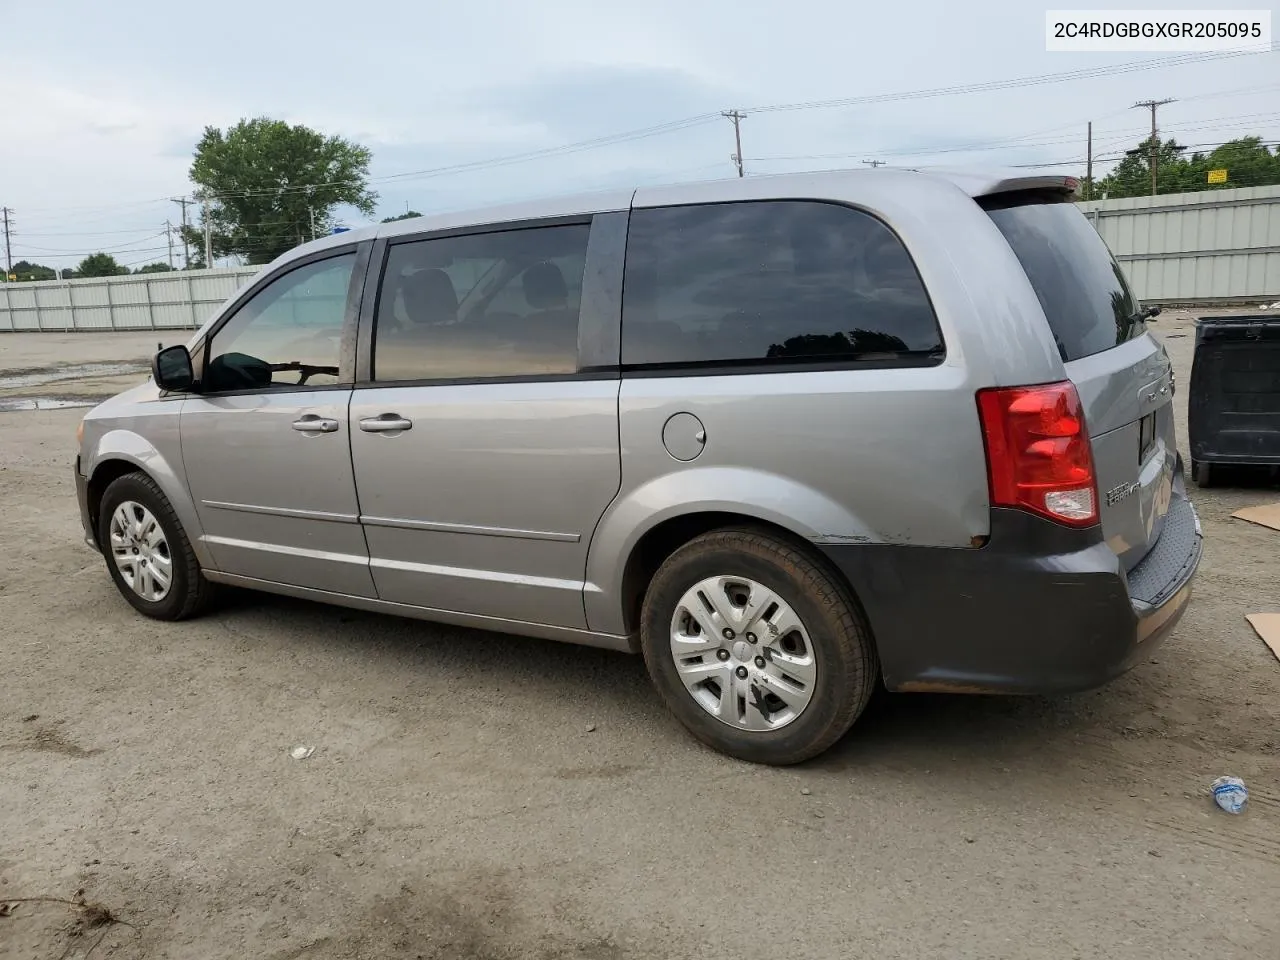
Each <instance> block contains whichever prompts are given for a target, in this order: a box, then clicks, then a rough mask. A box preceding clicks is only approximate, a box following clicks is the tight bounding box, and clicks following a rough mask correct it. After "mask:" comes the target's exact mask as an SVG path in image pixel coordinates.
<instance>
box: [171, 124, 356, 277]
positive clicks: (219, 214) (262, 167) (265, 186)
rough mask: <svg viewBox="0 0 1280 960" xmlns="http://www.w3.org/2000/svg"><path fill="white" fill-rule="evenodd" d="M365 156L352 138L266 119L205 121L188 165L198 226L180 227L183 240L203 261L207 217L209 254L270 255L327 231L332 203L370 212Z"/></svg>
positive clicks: (253, 259)
mask: <svg viewBox="0 0 1280 960" xmlns="http://www.w3.org/2000/svg"><path fill="white" fill-rule="evenodd" d="M370 159H372V154H371V153H370V152H369V150H368V149H366V148H365V147H362V146H360V145H359V144H357V143H352V142H351V141H349V140H344V139H343V138H342V137H337V136H331V137H326V136H324V135H323V134H321V133H318V132H316V131H315V130H311V129H309V128H308V127H304V126H290V125H289V124H287V123H284V122H283V121H280V120H271V119H269V118H267V117H258V118H256V119H253V120H241V121H240V122H239V123H238V124H236V125H235V126H234V127H230V128H229V129H227V130H226V131H225V132H224V131H222V130H219V129H218V128H217V127H205V130H204V136H203V137H201V139H200V142H199V143H198V144H197V145H196V151H195V161H194V162H193V163H192V164H191V180H192V182H193V183H195V184H196V186H197V187H199V190H198V192H197V197H199V198H201V199H203V200H204V207H203V212H202V214H201V222H200V225H198V226H194V227H187V228H186V229H185V234H186V240H187V242H188V243H189V244H191V245H192V246H193V247H194V248H195V249H196V250H197V251H199V252H200V254H199V259H201V260H203V251H204V228H203V224H204V217H206V216H207V217H208V221H209V225H210V228H211V233H212V247H213V255H214V256H215V257H220V256H226V255H228V254H235V255H237V256H242V257H244V258H245V259H246V260H247V261H248V262H249V263H267V262H269V261H271V260H274V259H275V258H276V257H278V256H279V255H280V254H282V253H284V252H285V251H286V250H288V249H290V248H291V247H294V246H296V245H297V244H299V243H301V242H303V241H304V240H309V239H311V237H312V235H313V234H314V235H315V236H320V235H321V234H325V233H328V232H329V230H330V229H331V227H332V225H333V211H334V208H335V207H338V206H340V205H342V204H350V205H351V206H353V207H355V208H356V209H357V210H359V211H361V212H362V213H364V214H366V215H370V216H371V215H372V214H373V210H374V204H375V202H376V201H377V199H378V195H377V194H376V193H373V192H372V191H370V190H369V189H368V177H369V161H370Z"/></svg>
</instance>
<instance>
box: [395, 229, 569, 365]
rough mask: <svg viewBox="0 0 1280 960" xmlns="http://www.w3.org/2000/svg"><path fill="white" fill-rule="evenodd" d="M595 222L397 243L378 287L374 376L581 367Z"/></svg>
mask: <svg viewBox="0 0 1280 960" xmlns="http://www.w3.org/2000/svg"><path fill="white" fill-rule="evenodd" d="M590 229H591V228H590V227H589V226H588V225H587V224H574V225H570V226H560V227H534V228H529V229H523V230H501V231H495V232H492V233H479V234H471V235H468V236H458V237H440V238H438V239H434V240H418V241H414V242H411V243H400V244H396V245H394V246H392V248H391V250H390V252H389V253H388V254H387V263H386V268H385V269H384V271H383V279H382V288H381V290H380V292H379V294H378V310H377V318H376V320H375V332H374V347H373V378H374V379H375V380H377V381H379V382H387V381H396V380H441V379H444V380H455V379H483V378H489V377H512V376H538V375H546V374H568V373H575V372H576V371H577V369H578V312H579V307H580V304H581V300H582V276H583V271H584V269H585V266H586V260H587V237H588V235H589V233H590Z"/></svg>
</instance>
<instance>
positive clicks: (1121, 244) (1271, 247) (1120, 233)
mask: <svg viewBox="0 0 1280 960" xmlns="http://www.w3.org/2000/svg"><path fill="white" fill-rule="evenodd" d="M1080 209H1081V210H1083V211H1084V212H1085V215H1086V216H1087V217H1089V219H1090V220H1091V221H1092V222H1093V225H1094V227H1095V228H1096V229H1097V231H1098V233H1100V234H1101V235H1102V238H1103V239H1104V240H1106V241H1107V245H1108V246H1109V247H1111V252H1112V253H1114V254H1115V256H1116V259H1117V260H1119V261H1120V265H1121V266H1122V267H1124V271H1125V274H1126V275H1127V276H1128V277H1129V281H1130V283H1132V284H1133V286H1134V292H1135V293H1137V295H1138V296H1139V297H1140V298H1141V299H1143V300H1146V301H1148V302H1152V303H1213V302H1223V303H1232V302H1235V303H1245V304H1247V303H1250V302H1253V303H1254V304H1255V305H1257V304H1259V303H1265V302H1268V301H1275V300H1280V186H1271V187H1241V188H1239V189H1236V190H1214V191H1205V192H1202V193H1174V194H1165V195H1157V196H1154V197H1126V198H1124V199H1122V200H1094V201H1092V202H1090V203H1082V204H1080Z"/></svg>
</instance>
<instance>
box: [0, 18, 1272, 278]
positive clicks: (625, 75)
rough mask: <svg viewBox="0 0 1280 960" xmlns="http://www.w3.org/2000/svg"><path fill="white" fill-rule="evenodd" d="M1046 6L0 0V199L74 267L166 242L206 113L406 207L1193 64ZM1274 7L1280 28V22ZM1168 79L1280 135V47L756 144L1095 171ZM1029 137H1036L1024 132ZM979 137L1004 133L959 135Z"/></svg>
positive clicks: (796, 162)
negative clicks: (1087, 35) (1066, 26)
mask: <svg viewBox="0 0 1280 960" xmlns="http://www.w3.org/2000/svg"><path fill="white" fill-rule="evenodd" d="M1090 5H1091V6H1094V7H1107V6H1115V7H1121V8H1123V7H1129V8H1131V7H1133V6H1136V5H1137V4H1135V3H1128V4H1115V5H1108V4H1105V3H1093V4H1090ZM1169 5H1172V4H1168V3H1167V4H1165V6H1169ZM1054 6H1062V4H1054ZM1184 6H1188V5H1186V4H1184ZM1194 6H1195V7H1196V8H1199V9H1205V8H1214V7H1221V8H1223V9H1230V8H1233V7H1239V6H1254V7H1264V5H1263V4H1260V3H1253V4H1241V3H1238V2H1237V3H1227V4H1214V3H1211V2H1208V0H1198V2H1197V3H1195V4H1194ZM1044 9H1045V5H1037V4H1028V3H1026V2H1025V0H973V2H970V3H965V4H957V3H952V2H944V0H930V2H920V3H915V4H893V3H888V4H869V3H856V2H849V0H840V2H836V0H772V2H763V0H759V2H757V0H642V2H630V0H626V2H624V0H537V2H533V0H529V2H519V0H505V2H503V0H467V2H465V3H459V2H457V0H453V2H449V3H440V2H436V0H417V2H409V0H398V2H394V0H360V2H356V3H352V2H342V3H339V2H335V0H307V2H305V3H301V2H284V0H267V2H264V0H255V2H245V0H218V2H216V3H199V4H190V5H179V4H175V3H173V2H172V0H168V2H165V3H158V2H151V0H125V2H124V3H103V2H101V0H52V2H50V3H47V4H34V3H30V2H27V0H0V39H2V40H3V46H2V47H0V50H2V52H0V102H3V103H4V105H5V107H4V111H3V113H2V114H0V205H4V206H8V207H10V208H12V209H13V210H14V211H15V214H14V219H15V224H16V229H15V233H14V245H13V259H14V260H15V261H17V260H21V259H26V260H32V261H37V262H41V263H46V264H49V265H52V266H73V265H74V264H75V263H76V262H78V261H79V259H80V258H81V257H83V256H84V255H85V254H86V253H89V252H92V251H94V250H109V251H113V252H114V253H115V255H116V257H117V259H119V260H120V261H121V262H123V263H127V264H133V265H137V264H139V263H145V262H150V261H154V260H163V259H165V250H164V239H163V236H161V235H160V234H161V233H162V231H163V229H164V220H165V218H166V217H170V218H173V219H175V220H176V219H177V217H178V214H179V210H178V207H177V205H176V204H173V203H170V202H166V200H165V199H164V198H165V197H171V196H179V195H183V194H188V193H190V192H191V189H192V187H191V185H190V183H189V181H188V180H187V171H188V168H189V166H190V163H191V153H192V149H193V146H194V144H195V142H196V140H197V139H198V138H199V136H200V133H201V131H202V129H203V128H204V127H205V126H206V125H210V124H212V125H216V126H220V127H225V126H227V125H229V124H233V123H235V122H236V121H237V120H239V119H240V118H242V117H253V116H262V115H265V116H270V117H274V118H279V119H284V120H288V121H290V122H293V123H304V124H307V125H309V126H312V127H315V128H317V129H319V130H321V131H323V132H325V133H337V134H341V135H342V136H345V137H348V138H351V139H354V140H357V141H359V142H361V143H363V144H365V145H366V146H368V147H369V148H370V149H371V150H372V151H373V164H372V167H371V171H370V173H371V177H372V179H373V183H372V184H371V186H372V187H373V189H375V190H377V191H378V192H379V194H380V195H381V200H380V207H379V217H382V216H387V215H391V214H395V213H400V212H403V211H404V209H405V207H406V205H409V206H411V207H413V208H414V209H416V210H419V211H422V212H433V211H437V210H442V209H449V208H457V207H466V206H477V205H483V204H486V203H490V202H501V201H507V200H512V199H518V198H522V197H533V196H541V195H546V194H554V193H566V192H574V191H577V190H580V189H586V188H595V187H605V186H631V185H636V184H640V183H650V182H660V181H663V180H683V179H695V178H710V177H718V176H727V175H730V174H731V172H732V168H731V165H730V162H729V154H730V153H732V151H733V129H732V126H731V125H730V123H729V121H727V120H724V119H720V118H715V119H713V120H710V121H707V122H704V123H700V124H696V125H693V126H690V127H687V128H684V129H679V130H676V131H674V132H669V133H666V134H663V135H660V136H651V137H646V138H644V139H639V140H634V141H631V142H628V143H623V144H617V145H613V146H608V147H603V148H598V149H590V150H581V151H578V152H574V153H571V154H567V155H561V156H556V157H552V158H545V159H539V160H533V161H529V162H523V163H511V164H506V165H501V166H493V167H488V168H481V169H477V170H473V171H469V172H465V173H455V174H449V175H440V174H435V175H430V176H418V177H409V178H402V179H393V180H380V179H379V178H384V177H388V176H391V175H394V174H398V173H404V172H407V171H420V170H431V169H434V168H439V167H444V166H448V165H451V164H458V163H466V162H469V161H478V160H488V159H492V158H500V157H506V156H510V155H513V154H519V153H522V152H526V151H531V150H538V149H541V148H545V147H554V146H559V145H562V144H569V143H574V142H577V141H583V140H588V139H591V138H595V137H600V136H606V135H610V134H614V133H619V132H623V131H628V130H634V129H638V128H644V127H648V126H652V125H656V124H661V123H664V122H666V121H673V120H680V119H682V118H686V117H693V116H697V115H699V114H703V113H707V112H714V111H719V110H723V109H729V108H734V107H739V108H743V109H745V110H748V111H750V110H751V108H753V107H761V106H766V105H770V104H782V103H796V102H807V101H813V100H829V99H835V98H842V97H857V96H865V95H869V94H878V93H895V92H902V91H912V90H921V89H926V88H936V87H949V86H954V85H963V84H968V83H976V82H984V81H992V80H1005V79H1011V78H1016V77H1029V76H1035V75H1041V74H1049V73H1058V72H1061V71H1069V70H1076V69H1081V68H1091V67H1099V66H1108V65H1116V64H1124V63H1130V62H1133V61H1137V60H1143V59H1150V60H1158V59H1162V58H1167V57H1168V56H1169V55H1168V54H1136V53H1114V54H1067V53H1047V52H1046V51H1045V49H1044V46H1045V43H1044ZM1273 19H1275V20H1276V23H1277V26H1280V16H1277V15H1276V14H1275V13H1274V12H1273ZM1217 94H1222V95H1217ZM1165 97H1176V98H1179V101H1180V102H1178V103H1174V104H1171V105H1169V106H1167V107H1163V108H1162V109H1161V112H1160V121H1161V127H1162V132H1163V133H1164V134H1165V135H1173V136H1177V137H1178V139H1179V140H1180V142H1183V143H1186V144H1192V145H1195V144H1214V143H1219V142H1221V141H1223V140H1228V139H1231V138H1233V137H1236V136H1240V135H1244V134H1249V133H1257V134H1260V135H1262V136H1264V137H1266V138H1267V139H1269V140H1273V141H1274V140H1280V106H1278V105H1280V53H1276V52H1272V53H1266V54H1259V55H1254V56H1247V57H1238V58H1234V59H1229V60H1223V61H1218V62H1202V63H1194V64H1184V65H1180V66H1164V67H1160V68H1158V69H1152V70H1144V71H1141V72H1134V73H1128V74H1122V75H1116V76H1109V77H1100V78H1092V79H1083V80H1075V81H1070V82H1060V83H1054V84H1048V85H1038V86H1029V87H1023V88H1020V89H1009V90H998V91H989V92H984V93H972V94H967V95H956V96H945V97H934V98H927V99H916V100H904V101H897V102H890V103H883V104H877V105H870V106H867V105H862V106H856V105H855V106H843V107H826V108H819V109H805V110H789V111H777V112H764V113H758V114H750V115H749V116H748V117H747V119H746V120H745V121H744V122H743V125H742V136H743V153H744V155H745V157H746V158H747V159H746V166H747V170H748V172H749V173H751V174H760V173H774V172H783V171H787V170H803V169H825V168H831V167H839V166H856V165H859V164H860V162H861V161H862V160H864V159H867V160H870V159H884V160H888V161H890V162H895V163H898V164H903V165H916V166H922V165H949V166H975V165H982V164H991V163H996V164H1030V163H1048V162H1057V161H1069V162H1067V163H1066V165H1065V167H1064V169H1066V170H1068V171H1071V172H1082V171H1083V162H1079V163H1077V162H1074V161H1076V160H1077V159H1082V158H1083V157H1084V153H1085V122H1086V121H1088V120H1093V121H1094V138H1095V152H1096V153H1097V154H1098V155H1100V156H1103V157H1110V156H1114V155H1115V154H1116V153H1117V152H1118V151H1119V150H1121V149H1123V148H1125V147H1128V146H1131V145H1132V144H1133V143H1135V142H1137V141H1138V140H1140V139H1141V138H1142V136H1143V128H1144V126H1145V124H1146V123H1147V122H1148V116H1147V114H1146V113H1145V111H1140V110H1133V109H1129V107H1130V104H1132V103H1133V102H1134V101H1136V100H1142V99H1147V98H1165ZM1193 98H1194V99H1193ZM1013 138H1022V141H1021V143H1007V142H1006V143H1003V144H1002V143H1001V141H1009V140H1011V139H1013ZM976 146H985V147H991V146H999V149H983V150H976V149H975V150H971V151H969V152H962V151H959V150H957V149H956V148H959V147H976ZM770 158H772V159H770ZM779 158H781V159H779ZM1103 169H1105V165H1104V166H1103ZM347 213H348V215H349V214H350V211H347ZM347 222H348V223H350V224H352V225H355V224H358V223H361V222H363V219H362V218H361V217H360V216H359V215H358V214H357V215H355V216H348V218H347ZM0 255H2V251H0Z"/></svg>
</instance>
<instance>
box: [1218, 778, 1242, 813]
mask: <svg viewBox="0 0 1280 960" xmlns="http://www.w3.org/2000/svg"><path fill="white" fill-rule="evenodd" d="M1248 801H1249V791H1248V790H1246V789H1245V788H1244V781H1243V780H1241V779H1240V778H1239V777H1219V778H1218V779H1217V780H1215V781H1213V802H1214V803H1216V804H1217V805H1218V806H1220V807H1221V808H1222V809H1223V810H1225V811H1227V813H1239V812H1240V811H1241V810H1243V809H1244V805H1245V804H1246V803H1247V802H1248Z"/></svg>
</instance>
